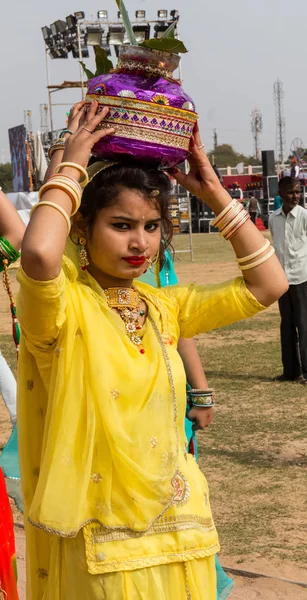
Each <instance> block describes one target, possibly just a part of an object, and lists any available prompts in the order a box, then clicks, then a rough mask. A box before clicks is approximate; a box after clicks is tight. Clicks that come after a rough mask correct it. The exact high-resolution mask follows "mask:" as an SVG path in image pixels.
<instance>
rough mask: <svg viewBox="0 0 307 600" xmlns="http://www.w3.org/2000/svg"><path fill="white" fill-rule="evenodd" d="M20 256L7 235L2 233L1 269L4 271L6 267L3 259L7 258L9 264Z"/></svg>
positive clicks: (0, 237) (0, 242)
mask: <svg viewBox="0 0 307 600" xmlns="http://www.w3.org/2000/svg"><path fill="white" fill-rule="evenodd" d="M19 256H20V253H19V252H17V250H15V248H13V246H12V245H11V244H10V242H9V241H8V240H7V239H6V238H5V237H3V236H2V235H0V271H3V268H4V263H3V260H6V261H7V263H8V265H9V264H10V263H12V262H15V260H17V258H19Z"/></svg>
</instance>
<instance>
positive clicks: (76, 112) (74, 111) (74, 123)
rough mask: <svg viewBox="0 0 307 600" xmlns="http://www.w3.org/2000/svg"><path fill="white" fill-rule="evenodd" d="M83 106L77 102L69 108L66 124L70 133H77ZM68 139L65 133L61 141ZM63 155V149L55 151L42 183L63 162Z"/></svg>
mask: <svg viewBox="0 0 307 600" xmlns="http://www.w3.org/2000/svg"><path fill="white" fill-rule="evenodd" d="M84 105H85V102H77V103H76V104H74V105H73V107H72V108H71V111H70V113H69V117H68V123H67V129H69V130H70V131H73V132H74V133H75V132H76V131H77V129H78V127H79V126H82V121H81V118H80V115H82V112H81V111H83V114H84V110H83V109H84ZM84 119H85V117H84ZM69 137H70V133H65V134H64V135H63V139H64V140H65V141H66V140H68V139H69ZM63 154H64V148H63V150H61V149H59V150H56V151H55V152H54V153H53V155H52V157H51V159H50V163H49V165H48V169H47V171H46V173H45V177H44V183H46V181H48V179H49V177H51V175H53V173H54V169H55V168H56V167H57V166H58V165H59V164H60V163H61V162H62V160H63Z"/></svg>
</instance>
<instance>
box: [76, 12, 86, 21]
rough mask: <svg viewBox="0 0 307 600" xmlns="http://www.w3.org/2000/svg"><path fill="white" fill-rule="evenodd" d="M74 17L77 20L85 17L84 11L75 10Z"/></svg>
mask: <svg viewBox="0 0 307 600" xmlns="http://www.w3.org/2000/svg"><path fill="white" fill-rule="evenodd" d="M75 17H76V19H77V21H81V19H84V18H85V13H84V12H83V10H79V11H77V12H75Z"/></svg>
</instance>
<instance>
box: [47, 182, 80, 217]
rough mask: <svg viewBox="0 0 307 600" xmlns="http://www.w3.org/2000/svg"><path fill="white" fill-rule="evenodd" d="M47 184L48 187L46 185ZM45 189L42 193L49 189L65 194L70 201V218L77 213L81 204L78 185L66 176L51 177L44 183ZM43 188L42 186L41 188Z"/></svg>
mask: <svg viewBox="0 0 307 600" xmlns="http://www.w3.org/2000/svg"><path fill="white" fill-rule="evenodd" d="M48 184H49V185H48ZM45 186H47V188H45V189H44V190H43V192H42V193H44V192H45V191H47V189H48V187H49V188H58V189H60V190H62V191H63V192H66V193H67V194H68V195H69V197H70V199H71V201H72V210H71V217H73V216H74V215H75V214H76V212H78V210H79V208H80V204H81V195H82V189H81V187H80V185H79V183H78V182H77V181H76V180H75V179H72V177H69V176H68V175H51V177H50V179H48V181H47V182H46V183H45ZM43 187H44V186H43Z"/></svg>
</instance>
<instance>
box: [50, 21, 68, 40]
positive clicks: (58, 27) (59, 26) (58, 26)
mask: <svg viewBox="0 0 307 600" xmlns="http://www.w3.org/2000/svg"><path fill="white" fill-rule="evenodd" d="M50 29H51V33H52V35H53V37H57V36H58V35H59V34H60V33H64V31H65V30H66V29H67V23H66V21H61V19H58V21H55V22H54V23H51V25H50Z"/></svg>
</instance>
